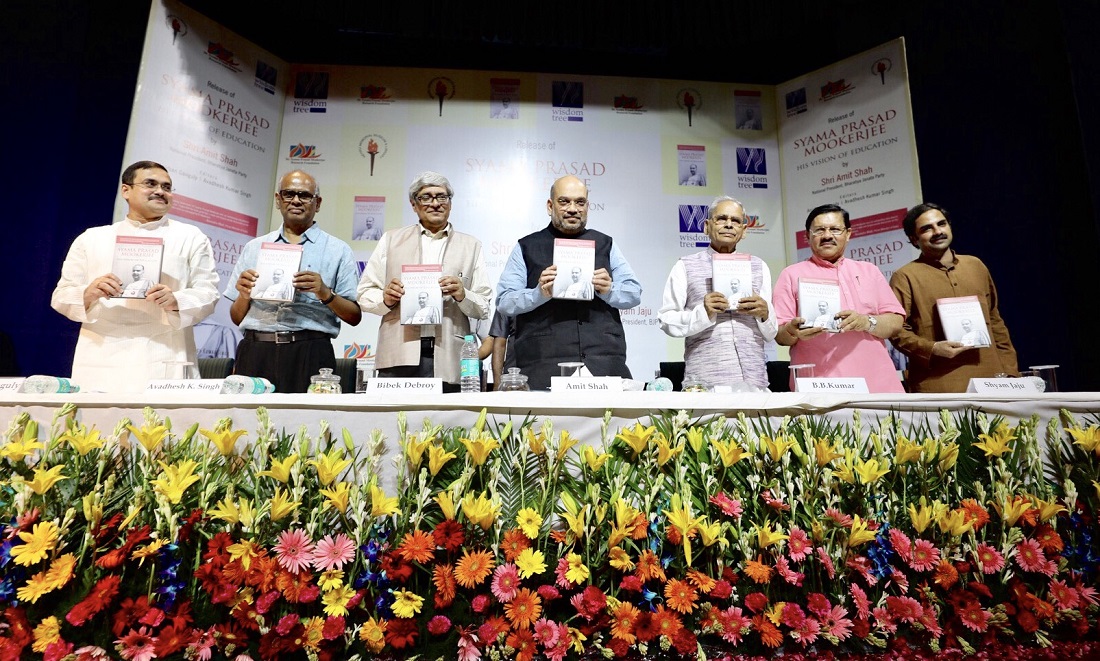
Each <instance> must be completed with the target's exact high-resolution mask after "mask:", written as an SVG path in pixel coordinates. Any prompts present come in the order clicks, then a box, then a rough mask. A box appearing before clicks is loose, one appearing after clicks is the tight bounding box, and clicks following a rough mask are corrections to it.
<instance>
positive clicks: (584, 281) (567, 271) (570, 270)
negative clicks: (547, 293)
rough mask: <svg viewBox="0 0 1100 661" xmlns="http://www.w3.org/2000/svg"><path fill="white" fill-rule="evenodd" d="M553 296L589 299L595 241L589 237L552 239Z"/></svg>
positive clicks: (594, 257)
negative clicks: (555, 274) (556, 269)
mask: <svg viewBox="0 0 1100 661" xmlns="http://www.w3.org/2000/svg"><path fill="white" fill-rule="evenodd" d="M554 265H555V266H557V267H558V274H557V276H556V277H555V278H554V289H553V292H554V298H564V299H572V300H575V301H591V300H592V297H593V296H594V292H593V288H592V274H593V273H594V272H595V270H596V242H595V241H592V240H589V239H554Z"/></svg>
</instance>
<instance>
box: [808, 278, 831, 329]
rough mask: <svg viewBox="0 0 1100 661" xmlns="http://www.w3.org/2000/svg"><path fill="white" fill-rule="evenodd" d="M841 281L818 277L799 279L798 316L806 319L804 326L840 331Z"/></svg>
mask: <svg viewBox="0 0 1100 661" xmlns="http://www.w3.org/2000/svg"><path fill="white" fill-rule="evenodd" d="M838 312H840V283H839V282H838V281H836V280H823V279H818V278H799V279H798V316H800V317H802V319H803V320H804V321H803V322H802V328H824V329H825V330H827V331H829V332H831V333H836V332H839V331H840V320H839V319H837V318H836V314H837V313H838Z"/></svg>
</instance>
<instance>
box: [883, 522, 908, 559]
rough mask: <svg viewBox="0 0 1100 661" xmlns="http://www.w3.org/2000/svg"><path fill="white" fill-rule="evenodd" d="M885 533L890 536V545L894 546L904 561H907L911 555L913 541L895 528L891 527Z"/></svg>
mask: <svg viewBox="0 0 1100 661" xmlns="http://www.w3.org/2000/svg"><path fill="white" fill-rule="evenodd" d="M887 534H888V535H889V536H890V545H891V546H893V547H894V551H896V552H897V554H898V557H899V558H901V559H902V560H904V561H905V562H909V560H910V558H912V557H913V542H911V541H910V540H909V538H908V537H906V535H905V533H903V532H902V531H900V530H898V529H897V528H891V529H890V532H889V533H887Z"/></svg>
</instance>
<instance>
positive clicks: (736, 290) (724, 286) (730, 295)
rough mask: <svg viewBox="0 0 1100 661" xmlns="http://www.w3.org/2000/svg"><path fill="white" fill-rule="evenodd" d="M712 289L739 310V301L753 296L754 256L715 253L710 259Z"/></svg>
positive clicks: (738, 253)
mask: <svg viewBox="0 0 1100 661" xmlns="http://www.w3.org/2000/svg"><path fill="white" fill-rule="evenodd" d="M710 268H711V287H710V290H711V291H713V292H718V293H719V294H722V295H723V296H725V297H726V300H727V301H729V304H730V309H731V310H736V309H737V301H739V300H741V299H742V298H745V297H746V296H752V295H753V291H752V255H749V254H746V253H742V252H731V253H721V252H718V253H714V254H713V255H711V259H710Z"/></svg>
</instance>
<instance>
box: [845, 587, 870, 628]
mask: <svg viewBox="0 0 1100 661" xmlns="http://www.w3.org/2000/svg"><path fill="white" fill-rule="evenodd" d="M848 591H849V592H851V593H852V602H853V603H855V605H856V615H857V616H858V617H859V619H861V620H866V619H867V617H868V616H869V615H870V614H871V600H870V599H868V598H867V593H866V592H864V591H863V588H861V587H859V585H857V584H855V583H851V584H849V586H848Z"/></svg>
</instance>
